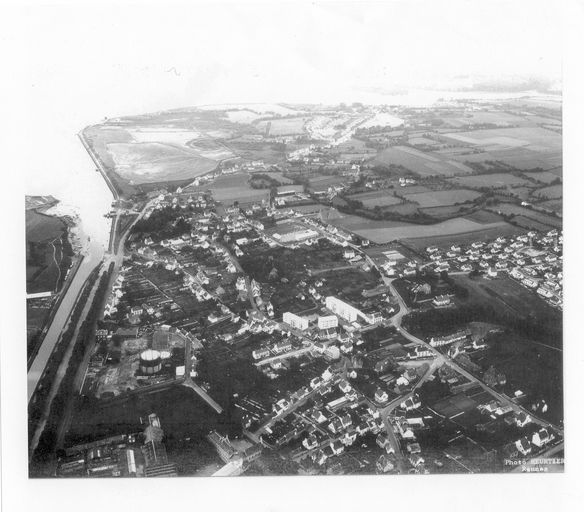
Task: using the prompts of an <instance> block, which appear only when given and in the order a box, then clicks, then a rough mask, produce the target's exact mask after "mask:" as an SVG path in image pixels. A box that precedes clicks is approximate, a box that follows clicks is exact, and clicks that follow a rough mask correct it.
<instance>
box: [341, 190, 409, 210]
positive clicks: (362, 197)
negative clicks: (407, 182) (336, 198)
mask: <svg viewBox="0 0 584 512" xmlns="http://www.w3.org/2000/svg"><path fill="white" fill-rule="evenodd" d="M347 197H348V198H349V199H351V200H353V201H360V202H361V203H363V206H364V207H365V208H375V207H376V206H380V207H383V206H392V205H395V204H400V203H401V202H402V201H401V199H399V198H398V197H395V196H394V195H393V194H392V193H391V191H389V190H377V191H375V192H363V193H360V194H353V195H350V196H347Z"/></svg>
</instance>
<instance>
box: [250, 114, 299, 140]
mask: <svg viewBox="0 0 584 512" xmlns="http://www.w3.org/2000/svg"><path fill="white" fill-rule="evenodd" d="M309 119H310V118H309V117H290V118H285V119H269V120H263V121H260V122H258V123H257V124H256V126H257V128H258V130H260V131H261V132H262V133H263V132H265V133H266V135H267V136H271V137H278V136H282V135H301V134H303V133H304V131H305V130H304V125H305V124H306V122H307V121H308V120H309Z"/></svg>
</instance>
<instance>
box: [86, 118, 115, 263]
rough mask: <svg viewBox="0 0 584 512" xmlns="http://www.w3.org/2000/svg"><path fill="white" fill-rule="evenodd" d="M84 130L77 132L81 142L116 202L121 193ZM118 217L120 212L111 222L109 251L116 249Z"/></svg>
mask: <svg viewBox="0 0 584 512" xmlns="http://www.w3.org/2000/svg"><path fill="white" fill-rule="evenodd" d="M84 130H85V128H84V129H83V130H81V131H80V132H79V133H77V137H78V138H79V140H80V141H81V144H82V145H83V147H84V148H85V151H87V153H88V154H89V156H90V158H91V160H92V161H93V164H94V165H95V167H96V168H97V170H98V171H99V173H100V174H101V177H102V178H103V179H104V181H105V183H106V185H107V187H108V188H109V190H110V192H111V193H112V196H113V200H114V202H118V201H119V200H120V194H119V192H118V191H117V189H116V188H115V187H114V184H113V183H112V181H111V179H110V177H109V176H108V174H107V171H106V170H105V168H104V166H103V164H102V163H101V161H100V160H99V158H98V156H97V155H96V154H95V152H94V150H93V148H91V147H90V145H89V144H88V142H87V141H86V140H85V135H84V133H83V132H84ZM118 219H119V214H116V216H115V217H114V218H113V219H112V222H111V226H110V233H109V241H108V249H107V252H109V253H112V252H113V251H114V250H115V247H114V246H113V245H114V241H115V238H116V229H117V224H118Z"/></svg>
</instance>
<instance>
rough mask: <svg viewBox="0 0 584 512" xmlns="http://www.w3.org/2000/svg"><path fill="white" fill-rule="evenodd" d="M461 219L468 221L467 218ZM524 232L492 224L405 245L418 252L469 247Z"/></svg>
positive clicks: (509, 226) (419, 239)
mask: <svg viewBox="0 0 584 512" xmlns="http://www.w3.org/2000/svg"><path fill="white" fill-rule="evenodd" d="M463 218H464V219H467V218H468V219H469V220H470V218H469V217H463ZM479 225H480V224H479V223H475V226H477V227H478V226H479ZM526 231H527V230H526V229H522V228H520V227H517V226H513V225H511V224H508V223H506V222H493V223H488V224H487V223H485V224H483V225H482V229H478V230H476V231H467V232H465V233H457V234H449V235H446V236H441V235H436V236H433V235H430V236H427V237H420V238H410V239H407V240H406V241H405V243H407V245H408V247H411V248H412V249H414V250H418V251H423V250H425V249H426V247H429V246H430V245H434V246H436V247H441V248H443V249H447V248H448V247H450V246H451V245H453V244H459V245H469V244H471V243H473V242H490V241H492V240H494V239H495V238H497V237H499V236H514V235H517V234H521V233H525V232H526Z"/></svg>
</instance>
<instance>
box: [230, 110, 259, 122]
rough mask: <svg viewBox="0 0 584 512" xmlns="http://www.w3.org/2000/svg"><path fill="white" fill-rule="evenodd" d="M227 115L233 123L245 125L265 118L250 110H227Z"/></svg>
mask: <svg viewBox="0 0 584 512" xmlns="http://www.w3.org/2000/svg"><path fill="white" fill-rule="evenodd" d="M225 114H226V115H227V118H228V119H229V120H230V121H231V122H232V123H243V124H251V123H253V122H254V121H256V120H257V119H261V118H262V117H263V116H262V115H261V114H258V113H257V112H254V111H253V110H248V109H238V110H227V111H226V112H225Z"/></svg>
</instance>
